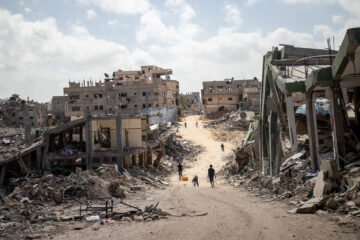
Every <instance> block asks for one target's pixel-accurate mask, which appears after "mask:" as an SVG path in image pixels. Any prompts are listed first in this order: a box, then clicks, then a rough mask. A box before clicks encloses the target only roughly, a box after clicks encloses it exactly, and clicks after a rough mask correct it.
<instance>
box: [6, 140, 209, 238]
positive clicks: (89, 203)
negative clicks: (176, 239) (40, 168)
mask: <svg viewBox="0 0 360 240" xmlns="http://www.w3.org/2000/svg"><path fill="white" fill-rule="evenodd" d="M164 149H165V153H166V154H165V157H163V158H162V159H161V161H160V164H159V165H158V166H157V167H154V166H152V165H147V166H132V167H130V168H127V169H126V170H123V171H119V169H118V168H117V165H108V164H102V165H101V166H100V167H98V168H97V169H95V170H93V171H89V170H86V171H83V170H82V169H81V168H76V171H75V172H71V171H69V170H67V169H65V168H61V167H58V169H57V170H58V172H59V174H55V173H56V172H57V170H56V169H53V172H54V174H45V175H41V174H38V173H36V172H32V173H29V174H28V175H26V176H25V177H21V178H11V179H10V182H9V184H7V186H6V188H4V189H3V190H2V192H0V203H1V204H0V237H1V238H4V239H14V238H16V239H32V238H40V237H45V238H49V237H51V236H53V235H56V234H58V233H61V232H64V231H66V230H67V229H69V228H71V229H73V226H72V225H74V224H75V225H76V226H77V227H79V226H80V225H81V228H84V227H88V226H92V225H93V223H94V222H99V221H101V223H105V224H106V223H109V222H111V221H149V220H158V219H161V218H162V217H163V216H166V215H167V213H164V212H162V211H161V209H160V208H159V207H158V206H157V205H156V206H155V205H152V206H148V207H147V208H146V209H143V210H142V209H139V208H137V207H136V206H131V205H128V204H127V203H126V199H133V198H144V197H145V195H144V193H145V192H147V191H148V190H151V189H160V190H161V189H165V188H166V187H167V186H168V185H169V184H168V182H167V177H168V176H170V175H171V174H172V173H173V172H174V171H176V167H177V163H178V162H179V161H181V162H183V164H185V165H186V161H189V160H193V159H196V156H197V155H198V154H199V153H200V152H201V151H202V148H201V147H200V146H196V145H194V144H192V143H191V142H189V141H184V140H182V139H181V138H179V139H178V138H177V137H176V136H175V135H171V136H170V137H169V138H168V139H167V141H166V142H165V144H164ZM158 204H159V203H158ZM119 206H127V207H129V208H130V209H133V211H128V212H125V213H121V212H117V209H118V207H119ZM84 209H85V210H86V211H82V210H84ZM49 224H51V225H52V227H51V228H47V227H46V226H48V225H49ZM19 233H21V234H19Z"/></svg>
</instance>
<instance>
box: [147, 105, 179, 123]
mask: <svg viewBox="0 0 360 240" xmlns="http://www.w3.org/2000/svg"><path fill="white" fill-rule="evenodd" d="M144 114H145V115H147V116H148V117H149V124H157V123H161V124H166V123H168V122H176V121H177V108H176V107H153V108H147V109H145V110H144Z"/></svg>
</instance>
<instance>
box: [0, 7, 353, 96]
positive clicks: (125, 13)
mask: <svg viewBox="0 0 360 240" xmlns="http://www.w3.org/2000/svg"><path fill="white" fill-rule="evenodd" d="M359 23H360V1H358V0H338V1H335V0H273V1H270V0H244V1H230V0H166V1H160V0H153V1H151V0H131V1H129V0H58V1H49V0H20V1H16V0H1V2H0V46H2V47H1V49H0V75H1V76H2V79H1V81H0V98H5V97H8V96H10V95H11V94H12V93H19V94H20V95H21V96H22V97H27V96H29V97H30V98H31V99H35V100H39V101H49V100H50V99H51V96H53V95H62V93H63V90H62V89H63V87H66V86H67V84H68V81H69V79H70V80H71V81H80V80H83V79H90V78H91V79H93V80H99V79H101V78H102V76H103V73H104V72H108V73H111V72H113V71H115V70H117V69H123V70H125V69H130V68H132V69H136V68H139V67H140V65H145V64H146V65H153V64H154V65H157V66H160V67H164V68H171V69H173V72H174V74H173V78H174V79H177V80H179V82H180V90H181V91H182V92H188V91H199V90H200V88H201V82H202V81H209V80H219V79H224V78H229V77H232V76H234V77H235V78H237V79H245V78H252V77H254V76H256V77H258V78H260V77H261V66H262V56H263V55H264V54H265V53H266V51H268V50H271V48H272V46H278V45H279V44H281V43H286V44H293V45H295V46H303V47H319V48H325V47H326V39H327V38H328V37H332V36H334V37H335V39H336V40H335V45H336V47H337V46H339V45H340V43H341V40H342V38H343V36H344V33H345V30H346V29H347V28H350V27H358V26H357V25H359ZM9 79H10V81H8V80H9Z"/></svg>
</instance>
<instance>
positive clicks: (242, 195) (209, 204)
mask: <svg viewBox="0 0 360 240" xmlns="http://www.w3.org/2000/svg"><path fill="white" fill-rule="evenodd" d="M196 120H197V118H196V117H188V118H187V119H186V121H187V123H188V127H187V128H184V127H181V128H180V134H181V135H182V136H183V138H184V139H189V140H191V141H193V142H194V143H196V144H201V145H203V146H204V147H205V148H206V150H205V151H204V152H203V153H201V155H200V156H199V160H198V161H196V162H190V163H188V164H187V165H186V167H185V169H184V176H189V179H190V180H191V178H192V177H193V176H194V175H195V174H196V175H198V176H199V182H200V187H199V188H197V187H193V186H191V181H189V182H180V181H179V180H178V178H177V176H176V175H174V176H173V177H171V179H170V187H168V188H167V189H166V190H162V191H161V190H154V191H152V192H150V193H149V196H150V195H151V196H152V197H153V201H148V200H145V201H144V200H142V199H134V200H129V202H130V203H132V204H134V205H137V206H141V207H143V206H145V205H149V204H150V203H152V204H154V203H156V202H157V201H159V202H160V205H159V207H160V208H162V209H163V210H165V211H168V212H170V213H173V214H179V215H181V214H186V215H187V216H183V217H169V218H168V219H163V220H159V221H152V222H126V223H121V222H116V223H114V224H110V225H102V226H100V228H99V227H97V228H86V229H82V230H79V231H75V230H72V231H69V232H67V233H66V234H65V235H61V236H57V237H56V239H157V240H165V239H166V240H167V239H182V240H192V239H207V240H219V239H280V240H285V239H306V240H315V239H360V236H358V235H357V234H356V233H351V232H349V231H348V230H345V229H344V228H341V227H340V226H338V225H337V224H336V223H335V222H332V221H328V220H327V219H326V217H323V216H321V215H316V214H312V215H294V214H288V213H287V210H288V209H287V207H286V206H285V205H283V204H282V203H265V202H262V201H261V200H260V199H259V198H257V197H255V196H251V195H250V194H249V193H247V192H245V191H244V190H241V189H236V188H232V187H229V186H226V185H223V184H222V183H221V181H219V180H218V181H217V182H216V185H217V186H216V188H210V184H209V182H208V181H207V179H206V176H207V169H208V167H209V164H213V165H214V168H215V169H216V170H219V169H220V168H221V166H222V165H223V164H224V157H225V156H227V155H229V154H231V148H232V146H231V145H230V144H229V143H226V144H225V152H222V151H221V150H220V144H221V143H220V142H217V141H215V140H213V138H212V137H211V133H210V130H208V129H204V128H202V127H201V123H200V124H199V128H196V127H195V121H196ZM202 213H207V215H205V216H197V217H196V216H192V217H191V215H197V214H202ZM94 229H96V230H94Z"/></svg>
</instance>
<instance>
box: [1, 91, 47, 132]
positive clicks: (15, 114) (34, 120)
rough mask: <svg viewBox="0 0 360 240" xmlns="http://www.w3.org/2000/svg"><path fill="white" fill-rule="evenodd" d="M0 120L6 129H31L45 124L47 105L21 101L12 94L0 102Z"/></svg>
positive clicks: (17, 96)
mask: <svg viewBox="0 0 360 240" xmlns="http://www.w3.org/2000/svg"><path fill="white" fill-rule="evenodd" d="M0 119H1V120H2V121H3V123H5V125H6V126H8V127H14V128H21V127H24V126H25V125H27V124H28V125H29V126H31V127H33V128H41V127H45V126H46V124H47V105H46V104H42V103H38V102H35V101H29V100H23V99H21V98H20V97H19V95H17V94H14V95H12V96H11V97H10V98H9V99H6V100H1V101H0Z"/></svg>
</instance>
